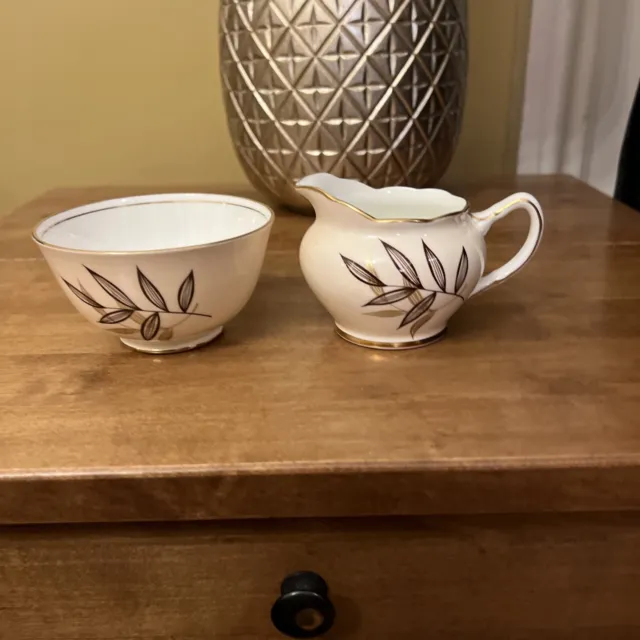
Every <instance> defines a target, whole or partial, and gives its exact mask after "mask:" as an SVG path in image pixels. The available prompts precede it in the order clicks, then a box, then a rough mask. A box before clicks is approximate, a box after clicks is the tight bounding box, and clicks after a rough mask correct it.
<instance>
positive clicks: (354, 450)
mask: <svg viewBox="0 0 640 640" xmlns="http://www.w3.org/2000/svg"><path fill="white" fill-rule="evenodd" d="M145 190H146V191H151V190H152V189H144V190H143V189H133V188H129V189H126V190H124V189H120V190H118V189H108V188H105V189H86V190H60V191H56V192H53V193H51V194H49V195H46V196H44V197H43V198H41V199H39V200H37V201H35V202H34V203H31V204H30V205H28V206H26V207H24V208H22V209H21V210H19V211H18V212H17V213H16V214H15V215H13V216H12V217H10V218H9V219H7V220H6V221H5V222H4V224H3V225H2V226H1V227H0V274H1V277H0V300H2V311H3V313H2V324H1V325H0V523H2V522H5V523H15V522H23V523H29V522H66V521H109V520H143V519H149V520H166V519H185V518H240V517H290V516H291V517H293V516H336V515H339V516H343V515H390V514H428V513H467V512H469V513H472V512H487V511H492V512H499V511H540V510H542V511H545V510H553V511H566V510H599V509H603V510H609V509H638V508H639V507H640V284H639V283H640V214H638V213H635V212H633V211H631V210H629V209H626V208H625V207H623V206H621V205H617V204H613V203H612V202H611V200H610V199H608V198H607V197H605V196H603V195H601V194H599V193H597V192H595V191H593V190H591V189H590V188H588V187H586V186H585V185H583V184H581V183H579V182H577V181H574V180H572V179H570V178H554V177H549V178H529V179H528V178H522V179H519V180H518V181H517V182H502V183H495V184H493V185H490V186H488V187H484V188H476V189H467V190H466V191H463V193H464V194H465V195H467V196H468V197H469V198H470V200H471V203H472V206H473V207H474V208H475V209H481V208H484V207H486V206H488V205H490V204H492V203H493V202H495V201H497V200H499V199H501V198H502V197H504V196H506V195H508V194H509V193H510V192H512V191H515V190H528V191H531V192H532V193H533V194H534V195H536V196H537V197H538V198H539V200H540V201H541V203H542V206H543V207H544V210H545V215H546V221H547V227H546V233H545V237H544V239H543V241H542V245H541V247H540V250H539V252H538V254H537V255H536V257H535V258H534V260H533V261H532V262H531V264H530V265H529V266H527V268H526V269H525V270H523V271H522V272H521V273H519V274H518V275H517V276H516V277H514V278H513V279H512V280H510V281H509V282H507V283H506V284H504V285H501V286H499V287H496V288H495V289H493V290H491V291H490V292H488V293H486V294H484V295H482V296H479V297H478V298H476V299H473V300H472V301H470V302H469V303H467V304H466V305H465V307H464V308H463V309H462V310H461V311H459V312H458V314H457V315H456V316H454V318H453V320H452V321H451V324H450V332H449V336H448V338H447V339H446V340H444V341H443V342H442V343H439V344H437V345H434V346H431V347H428V348H425V349H421V350H416V351H409V352H396V353H385V352H375V351H369V350H365V349H361V348H358V347H354V346H351V345H349V344H347V343H345V342H342V341H341V340H339V339H338V338H336V337H335V335H334V334H333V330H332V321H331V319H330V317H329V316H328V315H327V314H326V312H325V311H324V310H323V309H322V308H321V307H320V305H319V304H318V303H317V301H316V300H315V298H314V297H313V295H312V294H311V292H310V291H309V289H308V288H307V286H306V284H305V283H304V281H303V279H302V276H301V274H300V271H299V266H298V261H297V248H298V244H299V241H300V238H301V237H302V234H303V233H304V231H305V229H306V228H307V226H308V224H309V222H310V220H309V219H308V218H304V217H296V216H292V215H284V214H281V215H279V216H278V219H277V222H276V224H275V226H274V231H273V235H272V238H271V242H270V247H269V252H268V257H267V260H266V264H265V267H264V272H263V275H262V278H261V280H260V282H259V284H258V287H257V289H256V292H255V294H254V296H253V298H252V299H251V301H250V303H249V304H248V306H247V307H246V308H245V310H244V311H243V312H242V313H241V314H240V315H239V316H238V317H237V319H235V320H234V321H233V322H231V323H230V324H229V325H228V326H227V328H226V333H225V336H224V338H223V339H222V340H220V341H219V342H217V343H216V344H214V345H212V346H210V347H209V348H206V349H203V350H201V351H197V352H192V353H188V354H183V355H176V356H165V357H150V356H146V355H141V354H137V353H133V352H131V351H128V350H127V349H126V348H124V347H122V346H121V345H120V344H119V342H118V341H117V340H116V339H114V338H112V337H111V336H107V335H102V334H100V333H98V332H96V331H95V330H94V329H92V328H91V327H90V325H89V323H87V321H86V320H84V319H83V318H82V317H81V316H80V315H79V314H78V313H77V312H76V311H74V310H73V309H72V307H71V305H70V304H69V303H68V301H67V300H66V299H65V298H64V296H63V294H62V292H61V291H60V289H59V287H58V285H57V284H56V283H55V281H54V279H53V277H52V275H51V274H50V273H49V271H48V270H47V267H46V265H45V264H44V262H43V261H42V259H41V258H40V256H39V253H38V250H37V248H36V247H35V246H34V245H33V244H32V243H31V242H30V239H29V231H30V228H31V227H32V225H33V224H34V223H35V222H36V221H37V220H39V219H40V218H41V217H43V216H44V215H47V214H50V213H52V212H55V211H58V210H62V209H65V208H67V207H70V206H73V205H77V204H80V203H84V202H88V201H92V200H97V199H100V198H106V197H113V196H115V195H119V194H124V193H128V194H131V193H135V192H141V191H145ZM525 231H526V220H525V216H524V214H522V215H521V214H517V215H513V216H511V217H510V218H508V219H507V220H505V221H502V222H500V223H498V224H497V225H496V226H495V227H494V229H492V231H491V232H490V234H489V236H488V240H489V263H490V264H489V266H494V265H496V264H498V263H500V262H503V261H505V260H506V259H507V258H508V257H509V256H510V255H512V254H513V253H514V252H515V250H516V249H517V247H518V246H519V244H520V242H521V241H522V239H523V237H524V234H525Z"/></svg>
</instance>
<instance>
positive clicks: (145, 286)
mask: <svg viewBox="0 0 640 640" xmlns="http://www.w3.org/2000/svg"><path fill="white" fill-rule="evenodd" d="M136 269H137V270H138V283H139V284H140V288H141V289H142V293H144V295H145V297H146V298H147V300H149V302H151V304H154V305H155V306H156V307H158V309H162V310H163V311H169V307H167V303H166V302H165V301H164V298H163V297H162V294H161V293H160V291H158V289H157V287H156V286H155V285H154V284H153V282H151V280H149V278H147V276H145V275H144V273H142V271H140V268H139V267H136Z"/></svg>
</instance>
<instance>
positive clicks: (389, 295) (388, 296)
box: [364, 287, 415, 307]
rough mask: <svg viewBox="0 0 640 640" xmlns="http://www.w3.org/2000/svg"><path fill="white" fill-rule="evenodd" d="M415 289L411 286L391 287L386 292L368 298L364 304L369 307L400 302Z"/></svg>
mask: <svg viewBox="0 0 640 640" xmlns="http://www.w3.org/2000/svg"><path fill="white" fill-rule="evenodd" d="M414 291H415V289H414V288H413V287H400V288H399V289H392V290H391V291H387V292H386V293H382V294H380V295H379V296H376V297H375V298H373V299H371V300H369V302H367V303H366V304H365V305H364V306H365V307H369V306H372V305H383V304H394V303H395V302H400V301H401V300H404V299H405V298H408V297H409V296H410V295H411V294H412V293H413V292H414Z"/></svg>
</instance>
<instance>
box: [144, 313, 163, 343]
mask: <svg viewBox="0 0 640 640" xmlns="http://www.w3.org/2000/svg"><path fill="white" fill-rule="evenodd" d="M159 330H160V314H159V313H157V312H156V313H152V314H151V315H150V316H149V317H147V318H146V319H145V321H144V322H143V323H142V326H141V327H140V333H141V335H142V337H143V338H144V339H145V340H153V339H154V338H155V337H156V334H157V333H158V331H159Z"/></svg>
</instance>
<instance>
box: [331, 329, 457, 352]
mask: <svg viewBox="0 0 640 640" xmlns="http://www.w3.org/2000/svg"><path fill="white" fill-rule="evenodd" d="M335 331H336V334H338V336H340V337H341V338H342V339H343V340H346V341H347V342H350V343H351V344H355V345H357V346H359V347H368V348H369V349H384V350H387V351H391V350H398V351H400V350H403V349H417V348H418V347H424V346H426V345H428V344H433V343H434V342H438V341H439V340H442V338H444V336H445V334H446V333H447V328H446V327H445V328H444V329H443V330H442V331H440V332H439V333H436V334H435V335H433V336H429V337H428V338H421V339H420V340H409V341H406V342H379V341H376V340H367V339H365V338H357V337H356V336H352V335H351V334H350V333H347V332H346V331H344V330H343V329H341V328H340V327H339V326H338V325H336V326H335Z"/></svg>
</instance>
